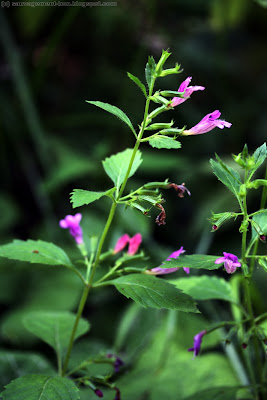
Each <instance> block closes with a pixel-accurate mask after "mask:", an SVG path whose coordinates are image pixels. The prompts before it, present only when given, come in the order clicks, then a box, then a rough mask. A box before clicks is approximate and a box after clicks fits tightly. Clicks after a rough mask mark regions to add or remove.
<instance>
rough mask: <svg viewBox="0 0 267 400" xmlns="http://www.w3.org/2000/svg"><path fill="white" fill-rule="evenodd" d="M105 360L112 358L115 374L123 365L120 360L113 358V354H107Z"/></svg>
mask: <svg viewBox="0 0 267 400" xmlns="http://www.w3.org/2000/svg"><path fill="white" fill-rule="evenodd" d="M107 358H114V359H115V361H114V363H113V366H114V371H115V372H116V373H117V372H119V371H120V368H121V367H122V366H123V365H124V362H123V361H122V359H120V358H119V357H117V356H114V355H113V354H111V353H109V354H107Z"/></svg>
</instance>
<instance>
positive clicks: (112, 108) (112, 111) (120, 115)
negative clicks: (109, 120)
mask: <svg viewBox="0 0 267 400" xmlns="http://www.w3.org/2000/svg"><path fill="white" fill-rule="evenodd" d="M86 102H87V103H89V104H93V105H94V106H97V107H99V108H102V109H103V110H105V111H107V112H109V113H110V114H113V115H115V116H116V117H118V118H119V119H120V120H121V121H123V122H124V123H125V124H126V125H128V126H129V128H130V129H131V131H132V132H133V133H134V135H136V133H135V130H134V127H133V124H132V123H131V121H130V119H129V118H128V117H127V115H126V114H125V113H124V112H123V111H122V110H120V109H119V108H118V107H115V106H112V105H111V104H108V103H103V102H102V101H88V100H86Z"/></svg>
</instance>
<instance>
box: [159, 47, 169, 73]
mask: <svg viewBox="0 0 267 400" xmlns="http://www.w3.org/2000/svg"><path fill="white" fill-rule="evenodd" d="M170 55H171V53H168V51H166V50H162V55H161V57H160V59H159V62H158V63H157V66H156V72H157V74H158V75H159V76H160V74H161V72H162V68H163V66H164V64H165V62H166V60H167V59H168V58H169V57H170Z"/></svg>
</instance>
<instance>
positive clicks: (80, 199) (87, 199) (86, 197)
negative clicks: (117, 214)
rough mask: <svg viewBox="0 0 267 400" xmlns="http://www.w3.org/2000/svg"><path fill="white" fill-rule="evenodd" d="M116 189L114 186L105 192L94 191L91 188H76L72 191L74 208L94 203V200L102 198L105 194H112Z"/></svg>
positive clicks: (71, 198) (71, 199)
mask: <svg viewBox="0 0 267 400" xmlns="http://www.w3.org/2000/svg"><path fill="white" fill-rule="evenodd" d="M115 190H116V188H112V189H110V190H106V191H105V192H92V191H89V190H83V189H74V190H73V192H71V197H70V201H71V203H72V207H73V208H76V207H81V206H84V205H87V204H90V203H93V202H94V201H96V200H99V199H101V197H103V196H110V195H111V194H112V193H113V192H114V191H115Z"/></svg>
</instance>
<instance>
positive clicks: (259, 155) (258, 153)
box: [251, 143, 267, 174]
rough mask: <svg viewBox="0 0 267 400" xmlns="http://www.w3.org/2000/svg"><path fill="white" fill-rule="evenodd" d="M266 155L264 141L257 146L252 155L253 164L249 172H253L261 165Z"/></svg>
mask: <svg viewBox="0 0 267 400" xmlns="http://www.w3.org/2000/svg"><path fill="white" fill-rule="evenodd" d="M266 157H267V148H266V143H263V145H261V146H260V147H258V148H257V149H256V150H255V151H254V153H253V155H252V159H253V164H254V165H253V167H252V168H251V174H254V172H255V171H256V170H257V169H258V168H259V167H260V166H261V165H262V163H263V162H264V161H265V159H266Z"/></svg>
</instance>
